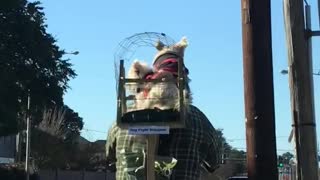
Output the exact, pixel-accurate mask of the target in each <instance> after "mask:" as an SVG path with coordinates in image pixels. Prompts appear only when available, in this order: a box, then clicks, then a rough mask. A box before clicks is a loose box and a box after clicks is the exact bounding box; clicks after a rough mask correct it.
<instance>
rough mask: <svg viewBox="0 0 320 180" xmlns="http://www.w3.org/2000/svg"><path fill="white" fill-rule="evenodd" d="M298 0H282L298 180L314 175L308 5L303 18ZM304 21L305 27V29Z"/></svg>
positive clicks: (301, 3)
mask: <svg viewBox="0 0 320 180" xmlns="http://www.w3.org/2000/svg"><path fill="white" fill-rule="evenodd" d="M303 7H304V6H303V1H302V0H299V1H298V0H284V17H285V29H286V40H287V47H288V67H289V85H290V94H291V108H292V110H291V111H292V112H291V113H292V117H293V126H294V128H295V132H296V133H295V138H296V147H297V149H296V151H297V167H298V168H297V173H298V180H316V179H318V162H317V152H316V142H317V140H316V128H315V113H314V97H313V76H312V59H311V41H310V38H311V37H310V36H309V37H308V36H307V35H309V34H310V32H311V30H310V27H311V23H310V11H309V10H310V9H308V7H307V8H306V21H307V23H306V24H305V19H304V8H303ZM305 25H307V31H306V29H305Z"/></svg>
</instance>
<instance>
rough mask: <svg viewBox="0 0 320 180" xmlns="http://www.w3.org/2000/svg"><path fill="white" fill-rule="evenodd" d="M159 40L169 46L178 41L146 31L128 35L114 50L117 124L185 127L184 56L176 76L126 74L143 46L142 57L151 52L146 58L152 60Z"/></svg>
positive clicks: (124, 126)
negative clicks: (132, 75) (132, 76)
mask: <svg viewBox="0 0 320 180" xmlns="http://www.w3.org/2000/svg"><path fill="white" fill-rule="evenodd" d="M159 41H161V42H162V43H163V45H164V46H166V47H170V46H173V45H174V44H175V41H174V40H173V39H172V38H170V37H169V36H167V35H166V34H164V33H156V32H145V33H138V34H134V35H133V36H130V37H128V38H125V39H124V40H123V41H121V42H120V43H119V46H118V48H117V50H116V52H115V55H114V65H115V77H116V90H117V124H118V126H120V127H122V128H127V127H129V126H169V127H170V128H183V127H184V125H185V122H184V117H185V113H186V107H185V100H184V89H185V87H186V86H185V83H186V78H185V77H186V76H185V74H184V71H183V67H184V66H183V58H179V60H178V73H177V77H172V76H170V75H168V74H164V75H162V76H159V77H153V78H138V77H135V78H129V77H128V75H126V74H127V73H128V71H129V70H130V68H131V67H132V65H133V63H134V61H133V60H134V56H136V55H137V52H138V50H139V49H143V52H142V55H141V56H146V54H149V57H147V58H148V59H153V56H154V55H155V53H154V52H153V51H152V50H156V44H157V42H159ZM150 50H151V51H150ZM150 55H151V57H150ZM130 65H131V67H130ZM151 69H152V68H151ZM128 74H129V73H128ZM146 93H148V95H146ZM164 104H165V106H163V105H164ZM158 105H159V106H158ZM158 107H161V108H158Z"/></svg>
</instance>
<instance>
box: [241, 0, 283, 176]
mask: <svg viewBox="0 0 320 180" xmlns="http://www.w3.org/2000/svg"><path fill="white" fill-rule="evenodd" d="M241 10H242V38H243V39H242V41H243V67H244V95H245V118H246V137H247V167H248V177H249V179H250V180H277V179H278V171H277V155H276V138H275V115H274V93H273V68H272V47H271V10H270V0H241Z"/></svg>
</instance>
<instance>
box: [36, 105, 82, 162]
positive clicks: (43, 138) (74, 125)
mask: <svg viewBox="0 0 320 180" xmlns="http://www.w3.org/2000/svg"><path fill="white" fill-rule="evenodd" d="M82 127H83V121H82V118H81V117H79V116H78V114H77V113H75V112H73V111H72V110H71V109H70V108H69V107H68V106H61V107H55V108H52V109H46V110H45V111H44V113H43V120H42V121H41V122H40V123H39V125H38V126H37V127H36V128H35V129H34V130H33V133H32V140H31V143H32V144H31V149H32V152H33V154H32V156H33V160H34V161H35V163H36V164H37V166H38V167H39V168H58V167H60V168H62V167H66V165H67V164H68V163H70V161H72V160H73V159H74V158H73V157H74V156H75V154H76V151H77V149H78V146H77V139H78V137H79V136H80V130H81V129H82Z"/></svg>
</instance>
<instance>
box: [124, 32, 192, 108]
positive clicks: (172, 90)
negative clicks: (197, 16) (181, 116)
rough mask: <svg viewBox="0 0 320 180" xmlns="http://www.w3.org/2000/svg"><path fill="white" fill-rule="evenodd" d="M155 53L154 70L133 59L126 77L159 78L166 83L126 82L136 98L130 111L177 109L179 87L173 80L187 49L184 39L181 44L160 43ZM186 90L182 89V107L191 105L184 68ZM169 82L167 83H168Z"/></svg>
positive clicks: (178, 106) (178, 104)
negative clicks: (166, 44) (167, 44)
mask: <svg viewBox="0 0 320 180" xmlns="http://www.w3.org/2000/svg"><path fill="white" fill-rule="evenodd" d="M155 47H156V49H157V50H158V52H157V53H156V55H155V57H154V60H153V68H151V67H149V66H148V64H147V63H145V62H142V61H139V60H135V61H134V62H133V64H132V65H131V67H130V69H129V72H128V78H129V79H160V80H163V81H164V80H166V81H165V82H158V83H153V82H148V83H137V82H135V83H129V84H128V86H127V87H128V90H129V91H130V92H131V93H133V94H134V95H135V103H134V107H133V109H135V110H142V109H155V108H156V109H161V110H165V109H174V110H179V108H180V100H179V88H178V85H177V84H176V83H175V82H174V80H176V79H177V77H178V61H179V60H182V58H183V56H184V50H185V48H186V47H187V40H186V38H182V39H181V41H180V42H178V43H176V44H174V45H172V46H165V45H164V44H163V43H162V42H161V41H158V42H157V44H156V45H155ZM183 71H184V74H185V79H186V80H187V81H186V87H185V88H184V90H183V98H184V104H185V105H186V106H185V107H188V105H189V104H191V102H192V97H191V92H190V88H189V86H188V82H189V78H188V76H187V74H188V69H187V68H185V67H184V68H183ZM168 80H169V81H168Z"/></svg>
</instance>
